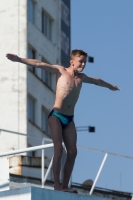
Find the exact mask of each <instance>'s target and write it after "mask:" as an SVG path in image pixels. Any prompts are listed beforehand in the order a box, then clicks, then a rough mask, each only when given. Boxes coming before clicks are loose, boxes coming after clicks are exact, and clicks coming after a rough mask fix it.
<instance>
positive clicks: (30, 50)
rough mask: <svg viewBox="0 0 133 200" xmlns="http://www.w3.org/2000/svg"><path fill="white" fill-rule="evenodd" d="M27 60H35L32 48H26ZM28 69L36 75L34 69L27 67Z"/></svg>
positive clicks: (34, 52)
mask: <svg viewBox="0 0 133 200" xmlns="http://www.w3.org/2000/svg"><path fill="white" fill-rule="evenodd" d="M28 58H30V59H35V58H36V51H35V50H34V49H33V48H32V47H28ZM28 69H29V70H30V71H32V72H33V73H34V74H35V73H36V70H35V67H32V66H28Z"/></svg>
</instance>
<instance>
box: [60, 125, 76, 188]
mask: <svg viewBox="0 0 133 200" xmlns="http://www.w3.org/2000/svg"><path fill="white" fill-rule="evenodd" d="M62 135H63V140H64V144H65V146H66V149H67V159H66V163H65V166H64V177H63V188H64V189H65V188H68V183H69V180H70V176H71V173H72V170H73V167H74V162H75V158H76V155H77V147H76V142H77V133H76V128H75V124H74V121H71V122H70V123H69V124H68V125H67V126H66V127H65V128H64V129H63V134H62Z"/></svg>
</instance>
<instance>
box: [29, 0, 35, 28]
mask: <svg viewBox="0 0 133 200" xmlns="http://www.w3.org/2000/svg"><path fill="white" fill-rule="evenodd" d="M31 3H32V8H31ZM35 6H36V1H35V0H28V1H27V8H28V9H27V18H28V20H29V21H30V22H31V23H33V24H34V25H35ZM30 9H31V10H30ZM31 15H32V16H31Z"/></svg>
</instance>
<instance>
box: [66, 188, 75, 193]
mask: <svg viewBox="0 0 133 200" xmlns="http://www.w3.org/2000/svg"><path fill="white" fill-rule="evenodd" d="M63 190H64V192H70V193H75V194H78V191H77V190H76V189H71V188H63Z"/></svg>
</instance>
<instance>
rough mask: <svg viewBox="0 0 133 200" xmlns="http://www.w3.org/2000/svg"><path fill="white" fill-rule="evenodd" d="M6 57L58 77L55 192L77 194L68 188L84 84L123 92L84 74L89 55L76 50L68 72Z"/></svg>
mask: <svg viewBox="0 0 133 200" xmlns="http://www.w3.org/2000/svg"><path fill="white" fill-rule="evenodd" d="M6 57H7V58H8V59H9V60H11V61H14V62H20V63H23V64H26V65H31V66H33V67H37V68H42V69H45V70H46V71H48V72H51V73H54V74H56V78H57V85H56V97H55V103H54V106H53V109H52V111H51V112H50V114H49V118H48V123H49V126H50V130H51V134H52V139H53V143H54V159H53V174H54V188H55V190H61V191H65V192H75V193H76V192H77V191H76V190H72V189H70V188H68V183H69V179H70V176H71V173H72V170H73V166H74V162H75V158H76V155H77V148H76V141H77V134H76V128H75V124H74V120H73V117H74V107H75V104H76V102H77V100H78V97H79V94H80V89H81V87H82V83H91V84H95V85H98V86H102V87H106V88H108V89H110V90H114V91H115V90H120V89H119V88H118V87H117V86H114V85H111V84H109V83H107V82H105V81H103V80H101V79H99V78H92V77H89V76H87V75H86V74H84V73H81V72H82V71H83V69H84V68H85V65H86V61H87V58H88V55H87V53H85V52H84V51H82V50H73V51H72V52H71V57H70V66H69V67H68V68H65V67H63V66H59V65H50V64H47V63H43V62H41V61H39V60H34V59H26V58H20V57H18V56H17V55H14V54H7V55H6ZM62 141H63V142H64V144H65V146H66V149H67V159H66V163H65V166H64V177H63V182H62V186H61V184H60V180H59V174H60V162H61V157H62V151H63V148H62Z"/></svg>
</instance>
